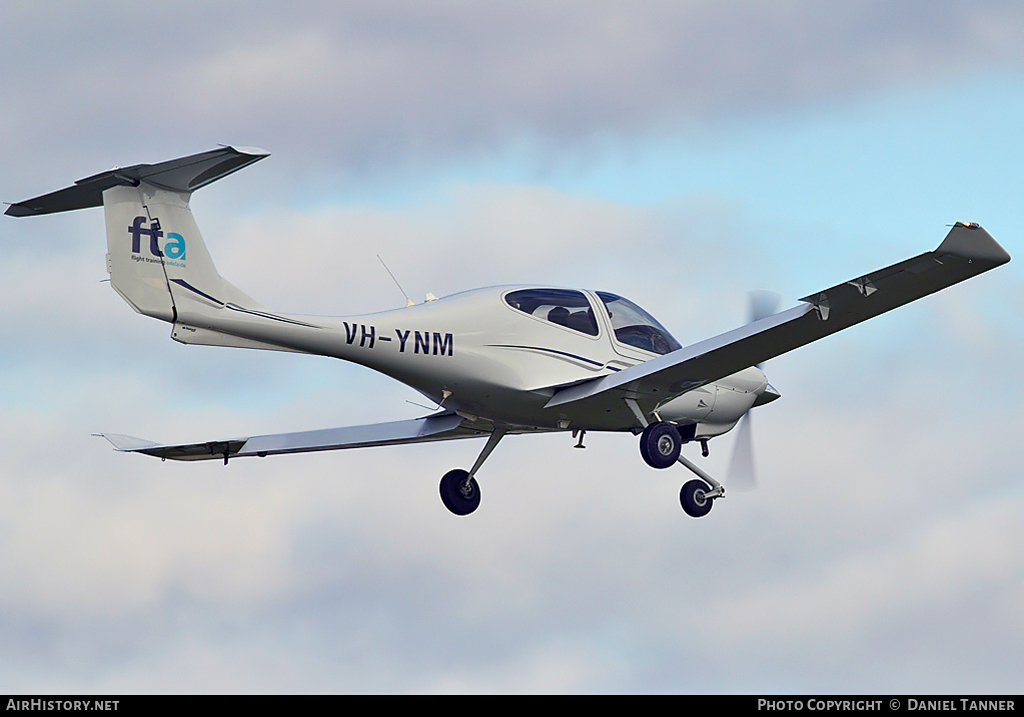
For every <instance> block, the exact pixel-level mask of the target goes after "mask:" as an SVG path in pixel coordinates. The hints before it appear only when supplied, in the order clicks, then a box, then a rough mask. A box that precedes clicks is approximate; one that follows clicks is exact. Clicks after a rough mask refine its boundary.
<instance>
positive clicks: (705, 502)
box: [679, 478, 715, 518]
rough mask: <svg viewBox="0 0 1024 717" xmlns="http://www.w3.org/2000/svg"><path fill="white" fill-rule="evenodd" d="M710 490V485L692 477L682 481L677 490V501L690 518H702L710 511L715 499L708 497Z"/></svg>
mask: <svg viewBox="0 0 1024 717" xmlns="http://www.w3.org/2000/svg"><path fill="white" fill-rule="evenodd" d="M711 492H712V489H711V486H709V485H708V484H707V483H705V482H704V481H702V480H700V479H697V478H694V479H693V480H691V481H687V482H686V483H683V487H682V489H681V490H680V491H679V503H680V504H681V505H682V506H683V510H684V511H686V514H687V515H688V516H690V517H691V518H703V517H704V516H705V515H707V514H708V513H710V512H711V508H712V506H713V505H714V504H715V499H714V498H709V497H708V494H709V493H711Z"/></svg>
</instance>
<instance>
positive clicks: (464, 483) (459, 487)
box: [441, 468, 480, 515]
mask: <svg viewBox="0 0 1024 717" xmlns="http://www.w3.org/2000/svg"><path fill="white" fill-rule="evenodd" d="M441 502H442V503H444V507H445V508H447V509H448V510H450V511H451V512H453V513H455V515H469V514H470V513H472V512H473V511H474V510H476V509H477V507H478V506H479V505H480V486H479V485H477V483H476V478H470V477H469V473H468V472H466V471H464V470H462V469H461V468H456V469H455V470H453V471H448V472H447V473H445V474H444V477H443V478H441Z"/></svg>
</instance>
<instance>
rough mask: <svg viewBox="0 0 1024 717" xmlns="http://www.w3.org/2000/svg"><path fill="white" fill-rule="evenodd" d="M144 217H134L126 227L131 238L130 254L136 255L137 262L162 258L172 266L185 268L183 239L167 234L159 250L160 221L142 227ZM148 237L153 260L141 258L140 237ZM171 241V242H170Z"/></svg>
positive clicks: (161, 232)
mask: <svg viewBox="0 0 1024 717" xmlns="http://www.w3.org/2000/svg"><path fill="white" fill-rule="evenodd" d="M145 222H146V217H141V216H140V217H135V220H134V221H133V222H132V223H131V226H129V227H128V234H129V235H130V236H131V238H132V254H133V255H135V254H138V255H139V256H138V257H133V258H136V259H137V260H139V261H158V260H160V259H163V258H165V257H166V258H167V259H170V260H172V263H173V264H174V266H185V237H183V236H182V235H181V234H178V233H177V232H167V241H166V242H165V243H164V248H163V251H161V250H160V237H162V236H163V235H164V233H163V231H162V230H161V229H160V220H159V219H154V220H153V221H151V222H150V223H149V226H148V227H147V226H143V225H144V224H145ZM144 236H148V237H149V253H150V254H151V255H152V257H154V258H152V259H151V258H149V257H142V256H141V255H142V237H144ZM172 240H173V241H172Z"/></svg>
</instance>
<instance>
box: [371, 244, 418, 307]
mask: <svg viewBox="0 0 1024 717" xmlns="http://www.w3.org/2000/svg"><path fill="white" fill-rule="evenodd" d="M377 259H379V260H380V263H381V266H383V267H384V271H386V272H387V273H388V276H390V277H391V281H393V282H395V286H397V287H398V290H399V291H401V292H402V296H404V297H405V305H406V306H416V302H415V301H413V300H412V299H410V298H409V295H408V294H406V293H405V289H403V288H402V285H401V284H399V283H398V279H396V278H395V275H394V274H392V273H391V269H389V268H388V265H387V264H385V263H384V260H383V259H381V258H380V254H378V255H377Z"/></svg>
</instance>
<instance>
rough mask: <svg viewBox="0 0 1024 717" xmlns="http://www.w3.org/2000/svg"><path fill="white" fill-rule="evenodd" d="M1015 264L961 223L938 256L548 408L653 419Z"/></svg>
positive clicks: (560, 395)
mask: <svg viewBox="0 0 1024 717" xmlns="http://www.w3.org/2000/svg"><path fill="white" fill-rule="evenodd" d="M1009 260H1010V255H1009V254H1007V253H1006V251H1005V250H1004V249H1003V248H1002V247H1001V246H999V244H998V243H996V241H995V240H994V239H993V238H992V237H991V236H989V234H988V232H986V231H985V230H984V229H982V228H981V227H979V226H978V225H977V224H962V223H959V222H958V223H957V224H956V225H954V227H953V228H952V229H951V230H950V232H949V234H948V235H947V236H946V238H945V240H943V242H942V244H940V245H939V247H938V248H937V249H936V250H935V251H932V252H927V253H925V254H921V255H919V256H916V257H914V258H912V259H908V260H906V261H903V262H900V263H899V264H893V265H892V266H889V267H886V268H885V269H881V270H879V271H876V272H874V273H872V274H868V275H867V276H862V277H859V278H857V279H853V280H852V281H848V282H844V283H842V284H838V285H836V286H833V287H832V288H830V289H825V290H824V291H820V292H816V293H814V294H812V295H810V296H807V297H805V298H803V299H801V301H802V302H803V303H802V304H800V305H798V306H795V307H793V308H792V309H789V310H788V311H783V312H781V313H778V314H774V315H773V316H769V317H766V318H764V319H761V320H760V321H755V322H754V323H751V324H748V325H746V326H744V327H742V328H739V329H736V330H734V331H730V332H728V333H725V334H722V335H720V336H716V337H714V338H711V339H708V340H706V341H701V342H700V343H697V344H693V345H692V346H687V347H685V348H682V349H679V350H677V351H673V352H672V353H669V354H665V355H664V356H659V357H657V358H654V359H651V360H649V361H645V362H644V363H641V364H637V365H636V366H632V367H630V368H627V369H624V370H622V371H619V372H617V373H614V374H612V375H609V376H605V377H603V378H598V379H593V380H591V381H588V382H585V383H581V384H577V385H574V386H569V387H567V388H564V389H561V390H559V391H557V392H556V393H555V394H554V396H553V397H552V398H551V400H550V401H548V403H547V407H553V406H561V405H564V404H569V403H573V404H574V408H576V407H578V408H581V409H585V410H595V411H604V410H621V407H622V405H623V401H622V400H623V399H625V398H632V399H635V400H636V401H637V403H638V405H639V406H640V408H641V409H642V410H643V411H644V412H645V413H648V412H650V411H652V410H654V409H655V408H656V407H657V406H658V405H659V404H661V403H662V402H664V401H666V400H668V399H671V398H674V397H675V396H678V395H680V394H682V393H685V392H686V391H689V390H691V389H694V388H697V387H699V386H703V385H704V384H707V383H711V382H712V381H716V380H718V379H721V378H724V377H726V376H729V375H731V374H733V373H736V372H737V371H741V370H742V369H744V368H747V367H749V366H755V365H757V364H759V363H761V362H762V361H766V360H768V359H770V358H772V357H774V356H778V355H780V354H784V353H786V352H787V351H792V350H793V349H795V348H798V347H800V346H803V345H804V344H809V343H811V342H812V341H817V340H818V339H820V338H823V337H825V336H828V335H829V334H834V333H836V332H837V331H841V330H842V329H845V328H847V327H850V326H853V325H854V324H859V323H860V322H861V321H865V320H867V319H870V318H871V317H873V316H878V315H879V314H883V313H885V312H886V311H891V310H892V309H895V308H897V307H899V306H903V305H904V304H907V303H910V302H911V301H915V300H917V299H920V298H921V297H923V296H927V295H928V294H932V293H934V292H936V291H939V290H940V289H944V288H946V287H947V286H952V285H953V284H957V283H959V282H961V281H964V280H965V279H969V278H971V277H972V276H976V275H978V274H981V273H982V272H985V271H988V270H989V269H993V268H995V267H997V266H999V265H1001V264H1005V263H1006V262H1008V261H1009Z"/></svg>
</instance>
